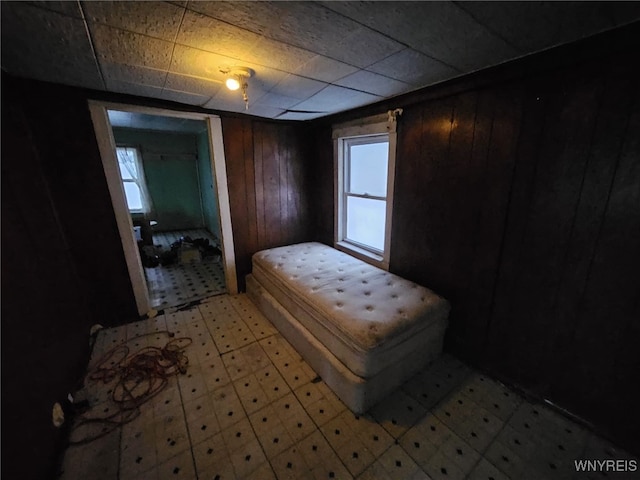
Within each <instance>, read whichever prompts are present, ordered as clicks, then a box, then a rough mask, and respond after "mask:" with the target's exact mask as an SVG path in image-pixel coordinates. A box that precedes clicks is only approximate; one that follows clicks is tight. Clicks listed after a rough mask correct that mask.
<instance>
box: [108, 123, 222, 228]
mask: <svg viewBox="0 0 640 480" xmlns="http://www.w3.org/2000/svg"><path fill="white" fill-rule="evenodd" d="M113 136H114V138H115V140H116V144H118V145H120V144H122V145H128V146H136V147H138V148H140V151H141V154H142V162H143V165H144V173H145V178H146V182H147V189H148V190H149V195H150V196H151V200H152V202H153V213H152V215H151V217H150V220H156V221H157V222H158V225H157V227H156V230H158V231H168V230H186V229H190V228H202V227H204V226H205V224H204V216H203V210H202V199H201V194H200V185H201V182H200V179H199V174H198V170H199V169H198V156H199V155H198V141H197V140H198V139H197V135H195V134H185V133H170V132H156V131H149V130H136V129H131V128H114V129H113ZM209 175H210V174H209ZM216 211H217V208H216Z"/></svg>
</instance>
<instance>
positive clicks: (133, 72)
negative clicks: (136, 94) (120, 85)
mask: <svg viewBox="0 0 640 480" xmlns="http://www.w3.org/2000/svg"><path fill="white" fill-rule="evenodd" d="M101 67H102V73H103V75H104V77H105V79H107V80H115V81H119V82H129V83H139V84H141V85H150V86H152V87H162V86H163V85H164V82H165V79H166V78H167V72H166V71H164V70H154V69H151V68H145V67H136V66H133V65H122V64H120V63H109V62H102V63H101Z"/></svg>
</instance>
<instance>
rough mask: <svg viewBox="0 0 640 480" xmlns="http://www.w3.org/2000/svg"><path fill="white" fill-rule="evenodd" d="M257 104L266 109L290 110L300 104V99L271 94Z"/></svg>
mask: <svg viewBox="0 0 640 480" xmlns="http://www.w3.org/2000/svg"><path fill="white" fill-rule="evenodd" d="M256 103H257V104H259V105H262V106H265V107H276V108H290V107H292V106H293V105H295V104H296V103H300V99H299V98H293V97H288V96H286V95H278V94H277V93H272V92H269V93H267V94H266V95H263V96H262V97H260V99H259V100H258V101H257V102H256Z"/></svg>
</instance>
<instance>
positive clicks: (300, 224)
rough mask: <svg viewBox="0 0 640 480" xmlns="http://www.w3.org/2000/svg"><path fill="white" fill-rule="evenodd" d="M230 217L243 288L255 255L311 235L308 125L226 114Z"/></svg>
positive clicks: (224, 127)
mask: <svg viewBox="0 0 640 480" xmlns="http://www.w3.org/2000/svg"><path fill="white" fill-rule="evenodd" d="M222 132H223V137H224V144H225V160H226V163H227V175H228V181H229V196H230V202H231V221H232V226H233V234H234V243H235V255H236V267H237V273H238V284H239V288H240V290H244V287H245V278H244V277H245V276H246V275H247V274H248V273H250V272H251V256H252V255H253V254H254V253H255V252H257V251H259V250H262V249H265V248H271V247H276V246H281V245H287V244H292V243H298V242H302V241H306V240H309V232H310V229H309V225H310V221H309V209H308V203H309V202H308V191H309V190H308V186H309V180H308V179H309V175H308V173H306V168H307V167H306V165H307V164H308V163H307V159H308V153H307V150H308V147H307V146H306V144H305V139H306V129H304V128H303V127H301V126H292V125H285V124H277V123H273V122H263V121H257V120H253V119H244V118H223V121H222Z"/></svg>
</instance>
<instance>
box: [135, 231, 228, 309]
mask: <svg viewBox="0 0 640 480" xmlns="http://www.w3.org/2000/svg"><path fill="white" fill-rule="evenodd" d="M186 237H190V238H192V239H197V238H204V239H207V240H209V242H210V244H211V245H216V240H215V239H214V237H213V236H212V235H211V234H210V233H209V232H208V231H207V230H204V229H199V230H182V231H173V232H159V233H154V234H153V244H154V245H156V246H158V247H160V249H161V250H162V251H169V250H170V249H171V245H172V244H174V243H175V242H178V241H179V240H180V239H181V238H186ZM144 271H145V277H146V279H147V288H148V289H149V301H150V302H151V307H152V308H154V309H156V310H162V309H165V308H168V307H173V306H176V305H182V304H185V303H188V302H192V301H194V300H198V299H202V298H205V297H210V296H212V295H218V294H221V293H224V292H226V287H225V280H224V269H223V266H222V261H221V258H220V257H214V256H205V257H203V258H202V259H201V260H192V261H187V262H180V261H177V262H175V263H173V264H171V265H164V266H163V265H158V266H157V267H145V269H144Z"/></svg>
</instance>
